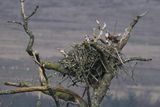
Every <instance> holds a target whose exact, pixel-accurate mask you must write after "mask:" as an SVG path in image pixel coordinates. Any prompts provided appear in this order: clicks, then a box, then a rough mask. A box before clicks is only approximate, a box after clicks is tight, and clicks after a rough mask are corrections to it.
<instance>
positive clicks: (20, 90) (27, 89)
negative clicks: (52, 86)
mask: <svg viewBox="0 0 160 107" xmlns="http://www.w3.org/2000/svg"><path fill="white" fill-rule="evenodd" d="M47 90H48V87H46V86H33V87H21V88H17V89H14V90H1V91H0V95H8V94H17V93H24V92H33V91H47Z"/></svg>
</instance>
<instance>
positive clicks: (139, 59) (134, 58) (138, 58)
mask: <svg viewBox="0 0 160 107" xmlns="http://www.w3.org/2000/svg"><path fill="white" fill-rule="evenodd" d="M151 60H152V59H150V58H149V59H147V58H141V57H132V58H128V59H126V60H124V61H123V63H128V62H131V61H151ZM116 65H118V66H120V65H122V63H119V64H116Z"/></svg>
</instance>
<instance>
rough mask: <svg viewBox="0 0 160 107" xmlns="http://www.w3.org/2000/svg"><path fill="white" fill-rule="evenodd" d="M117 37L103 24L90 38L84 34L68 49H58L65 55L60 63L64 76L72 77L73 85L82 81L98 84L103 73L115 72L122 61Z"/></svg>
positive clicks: (91, 84)
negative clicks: (64, 72) (81, 38)
mask: <svg viewBox="0 0 160 107" xmlns="http://www.w3.org/2000/svg"><path fill="white" fill-rule="evenodd" d="M117 37H118V36H115V35H111V34H110V33H108V32H106V31H105V24H104V25H103V26H98V27H97V28H96V29H95V30H94V32H93V36H92V38H90V37H89V36H86V37H85V40H84V41H83V42H81V43H79V44H75V45H74V46H72V49H71V50H70V51H68V52H64V51H63V50H61V51H60V52H61V53H62V54H63V55H64V56H65V57H64V58H63V59H61V60H60V64H61V65H63V67H64V68H65V70H66V72H67V75H66V76H68V77H69V78H72V82H73V85H76V84H77V83H79V82H82V83H86V84H88V85H90V86H93V85H96V84H98V82H99V81H100V80H101V79H102V78H103V76H104V74H105V73H112V74H113V75H114V74H116V73H117V69H118V68H119V66H120V65H121V64H120V63H121V62H122V56H121V54H120V52H118V51H117V43H116V39H117ZM110 38H114V39H115V38H116V39H115V40H113V39H110ZM119 64H120V65H119Z"/></svg>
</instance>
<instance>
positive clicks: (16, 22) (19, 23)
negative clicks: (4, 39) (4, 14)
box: [8, 21, 23, 26]
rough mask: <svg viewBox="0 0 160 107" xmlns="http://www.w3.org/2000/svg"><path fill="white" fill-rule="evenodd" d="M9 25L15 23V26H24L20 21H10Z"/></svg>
mask: <svg viewBox="0 0 160 107" xmlns="http://www.w3.org/2000/svg"><path fill="white" fill-rule="evenodd" d="M8 23H15V24H18V25H21V26H23V24H22V23H21V22H18V21H8Z"/></svg>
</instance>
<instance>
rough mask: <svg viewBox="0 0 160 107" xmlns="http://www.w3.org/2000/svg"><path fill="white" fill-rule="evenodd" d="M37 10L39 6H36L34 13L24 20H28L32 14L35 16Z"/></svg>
mask: <svg viewBox="0 0 160 107" xmlns="http://www.w3.org/2000/svg"><path fill="white" fill-rule="evenodd" d="M38 8H39V6H38V5H37V6H36V8H35V9H34V11H33V12H32V13H31V14H30V15H29V16H28V17H27V18H26V20H29V19H30V18H31V17H32V16H33V15H34V14H36V12H37V10H38Z"/></svg>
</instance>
